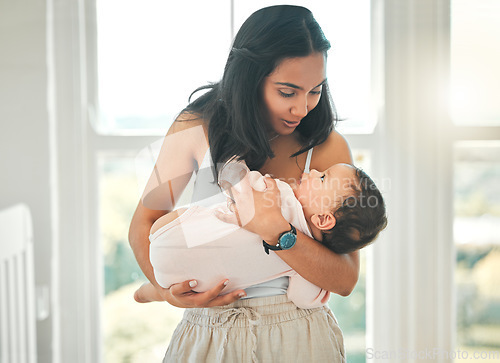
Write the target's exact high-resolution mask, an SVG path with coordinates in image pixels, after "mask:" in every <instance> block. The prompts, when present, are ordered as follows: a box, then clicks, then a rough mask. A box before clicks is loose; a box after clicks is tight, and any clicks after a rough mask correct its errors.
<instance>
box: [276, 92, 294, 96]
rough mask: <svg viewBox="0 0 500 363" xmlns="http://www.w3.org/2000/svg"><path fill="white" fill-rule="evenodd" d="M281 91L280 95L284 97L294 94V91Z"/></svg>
mask: <svg viewBox="0 0 500 363" xmlns="http://www.w3.org/2000/svg"><path fill="white" fill-rule="evenodd" d="M279 92H280V95H281V96H282V97H292V96H293V95H294V94H293V93H286V92H283V91H279Z"/></svg>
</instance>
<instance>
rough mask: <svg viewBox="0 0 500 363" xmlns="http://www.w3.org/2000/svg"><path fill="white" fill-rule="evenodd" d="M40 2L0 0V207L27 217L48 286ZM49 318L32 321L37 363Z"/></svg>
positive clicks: (41, 282) (38, 273) (44, 351)
mask: <svg viewBox="0 0 500 363" xmlns="http://www.w3.org/2000/svg"><path fill="white" fill-rule="evenodd" d="M45 14H46V4H45V2H44V1H30V0H20V1H0V125H1V131H0V155H1V156H0V170H1V176H0V209H4V208H6V207H8V206H11V205H13V204H16V203H19V202H24V203H26V204H27V205H28V206H29V208H30V211H31V214H32V217H33V230H34V249H35V251H34V252H35V253H34V254H35V283H36V285H38V286H46V287H49V288H51V278H52V277H51V266H52V264H51V261H52V254H51V248H52V247H51V246H52V240H53V231H52V222H53V221H52V218H51V189H50V175H51V174H50V170H51V167H52V165H51V160H50V136H49V115H48V111H47V79H48V76H47V66H46V55H47V49H46V16H45ZM52 334H53V321H52V320H51V316H49V317H48V318H47V319H44V320H42V321H39V322H38V324H37V340H38V344H37V345H38V357H39V358H38V359H39V362H51V361H52V351H51V345H52Z"/></svg>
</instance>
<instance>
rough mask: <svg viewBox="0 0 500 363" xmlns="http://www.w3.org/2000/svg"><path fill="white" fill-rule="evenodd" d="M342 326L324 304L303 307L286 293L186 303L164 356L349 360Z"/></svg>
mask: <svg viewBox="0 0 500 363" xmlns="http://www.w3.org/2000/svg"><path fill="white" fill-rule="evenodd" d="M344 357H345V354H344V342H343V338H342V332H341V330H340V328H339V326H338V324H337V321H336V320H335V317H334V316H333V313H332V312H331V310H330V309H329V308H328V307H326V306H324V307H320V308H315V309H300V308H298V307H297V306H295V305H294V304H293V303H292V302H291V301H290V300H288V299H287V297H286V295H278V296H271V297H263V298H255V299H248V300H240V301H237V302H235V303H233V304H230V305H226V306H222V307H216V308H201V309H186V311H185V313H184V317H183V319H182V321H181V322H180V323H179V325H178V326H177V328H176V330H175V332H174V334H173V336H172V339H171V341H170V345H169V347H168V350H167V353H166V355H165V358H164V360H163V362H164V363H165V362H171V363H184V362H189V363H200V362H228V363H240V362H242V363H247V362H272V363H275V362H283V363H291V362H298V363H301V362H304V363H309V362H315V363H320V362H328V363H336V362H345V358H344Z"/></svg>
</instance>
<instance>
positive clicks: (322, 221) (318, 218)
mask: <svg viewBox="0 0 500 363" xmlns="http://www.w3.org/2000/svg"><path fill="white" fill-rule="evenodd" d="M311 222H312V223H313V224H314V226H315V227H316V228H318V229H320V230H322V231H327V230H330V229H332V228H333V227H335V223H337V220H336V219H335V217H334V216H333V213H331V212H328V213H322V214H314V215H313V216H312V217H311Z"/></svg>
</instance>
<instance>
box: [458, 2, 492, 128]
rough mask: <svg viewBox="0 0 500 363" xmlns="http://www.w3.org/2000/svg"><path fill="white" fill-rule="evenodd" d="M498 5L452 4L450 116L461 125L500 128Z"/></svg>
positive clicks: (487, 3)
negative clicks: (499, 100)
mask: <svg viewBox="0 0 500 363" xmlns="http://www.w3.org/2000/svg"><path fill="white" fill-rule="evenodd" d="M499 14H500V3H499V2H498V1H496V0H479V1H474V2H470V1H467V0H453V1H452V2H451V93H450V97H451V117H452V119H453V121H454V122H455V124H457V125H464V126H493V125H495V126H500V103H499V102H498V94H500V68H499V67H498V64H500V43H499V42H498V39H500V22H499V21H498V16H499Z"/></svg>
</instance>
